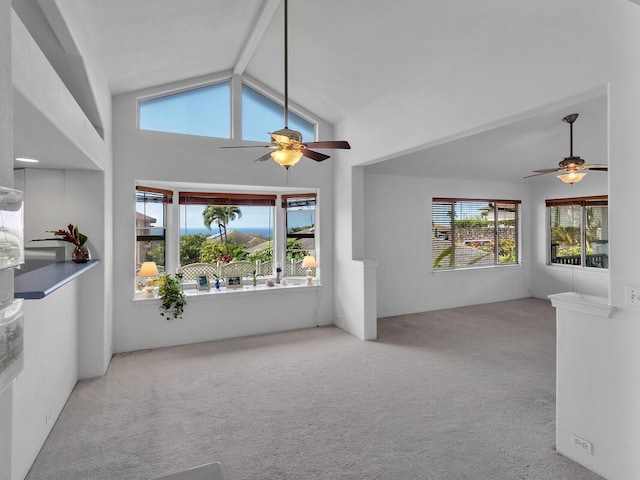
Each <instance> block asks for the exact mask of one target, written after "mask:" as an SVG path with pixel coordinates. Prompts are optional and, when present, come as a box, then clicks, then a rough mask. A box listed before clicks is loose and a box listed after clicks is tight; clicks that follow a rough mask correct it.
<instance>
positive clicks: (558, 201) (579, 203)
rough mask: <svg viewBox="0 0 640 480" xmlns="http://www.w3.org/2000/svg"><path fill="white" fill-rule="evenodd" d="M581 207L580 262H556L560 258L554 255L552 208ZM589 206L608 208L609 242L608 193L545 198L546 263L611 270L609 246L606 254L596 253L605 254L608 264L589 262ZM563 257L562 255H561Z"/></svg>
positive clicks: (555, 265) (607, 229)
mask: <svg viewBox="0 0 640 480" xmlns="http://www.w3.org/2000/svg"><path fill="white" fill-rule="evenodd" d="M563 206H565V207H579V208H580V245H579V246H580V263H579V264H578V265H575V264H574V263H562V262H554V261H553V260H554V259H557V258H559V257H558V256H557V255H556V256H554V251H553V250H554V249H553V243H552V237H553V233H552V228H553V227H552V225H551V222H552V220H553V217H552V213H551V209H552V208H554V207H563ZM587 207H606V208H607V228H606V232H607V239H606V241H607V244H608V243H609V228H608V223H609V214H608V210H609V196H608V195H593V196H585V197H569V198H554V199H546V200H545V208H546V219H547V226H546V247H545V251H546V265H547V266H551V267H560V268H564V267H573V268H582V269H590V271H599V270H605V271H606V270H609V249H608V248H607V252H606V253H605V254H595V255H604V258H606V266H602V267H598V266H593V265H588V263H589V262H587V260H588V256H589V255H590V254H588V253H587V249H586V244H587V238H586V237H587V212H586V208H587ZM560 258H562V257H560Z"/></svg>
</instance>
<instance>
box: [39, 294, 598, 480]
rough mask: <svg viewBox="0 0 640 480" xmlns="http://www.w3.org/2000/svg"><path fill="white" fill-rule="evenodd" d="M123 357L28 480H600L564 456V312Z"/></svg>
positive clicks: (468, 313) (77, 396) (87, 392)
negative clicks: (221, 479)
mask: <svg viewBox="0 0 640 480" xmlns="http://www.w3.org/2000/svg"><path fill="white" fill-rule="evenodd" d="M378 332H379V340H378V341H376V342H361V341H359V340H357V339H355V338H354V337H352V336H350V335H348V334H346V333H344V332H343V331H341V330H339V329H337V328H333V327H327V328H315V329H306V330H297V331H292V332H286V333H280V334H273V335H264V336H256V337H248V338H240V339H232V340H224V341H217V342H209V343H201V344H196V345H185V346H180V347H172V348H164V349H157V350H151V351H140V352H134V353H130V354H122V355H116V356H115V357H114V358H113V361H112V362H111V366H110V368H109V371H108V373H107V375H106V376H104V377H101V378H97V379H93V380H88V381H83V382H80V383H79V384H78V385H77V386H76V388H75V390H74V392H73V393H72V395H71V397H70V399H69V401H68V403H67V405H66V407H65V409H64V410H63V412H62V415H61V416H60V418H59V420H58V422H57V423H56V425H55V426H54V429H53V431H52V433H51V435H50V436H49V439H48V440H47V442H46V443H45V445H44V447H43V449H42V451H41V452H40V455H39V456H38V458H37V459H36V462H35V463H34V465H33V467H32V469H31V472H30V473H29V476H28V477H27V478H28V480H40V479H42V480H44V479H46V480H58V479H60V480H71V479H83V480H84V479H104V480H110V479H118V480H123V479H150V478H154V477H156V476H159V475H162V474H167V473H172V472H175V471H178V470H182V469H186V468H189V467H192V466H195V465H201V464H204V463H209V462H213V461H220V462H222V465H223V468H224V470H225V475H226V478H227V479H229V480H248V479H252V480H258V479H301V480H302V479H304V480H316V479H317V480H319V479H323V480H328V479H331V480H333V479H336V480H337V479H340V480H342V479H344V480H356V479H381V480H382V479H385V480H386V479H393V480H405V479H416V480H417V479H420V480H524V479H527V480H529V479H531V480H562V479H569V480H595V479H600V478H601V477H599V476H598V475H596V474H594V473H591V472H590V471H588V470H586V469H584V468H583V467H581V466H579V465H578V464H576V463H574V462H572V461H571V460H569V459H567V458H565V457H562V456H561V455H558V454H557V453H556V452H555V451H554V439H555V425H554V419H555V402H554V400H555V311H554V310H553V308H552V307H551V306H550V305H549V302H547V301H544V300H536V299H525V300H517V301H509V302H501V303H494V304H488V305H480V306H473V307H465V308H457V309H450V310H442V311H436V312H427V313H421V314H415V315H403V316H398V317H389V318H383V319H380V320H379V330H378Z"/></svg>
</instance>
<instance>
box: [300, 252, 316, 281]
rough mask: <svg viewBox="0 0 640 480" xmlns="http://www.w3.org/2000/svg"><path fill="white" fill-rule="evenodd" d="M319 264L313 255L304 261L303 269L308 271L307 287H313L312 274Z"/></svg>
mask: <svg viewBox="0 0 640 480" xmlns="http://www.w3.org/2000/svg"><path fill="white" fill-rule="evenodd" d="M317 266H318V263H317V262H316V257H314V256H313V255H308V256H306V257H304V258H303V259H302V268H306V269H307V283H306V284H305V285H313V274H312V272H311V269H312V268H316V267H317Z"/></svg>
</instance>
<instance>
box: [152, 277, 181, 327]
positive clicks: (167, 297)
mask: <svg viewBox="0 0 640 480" xmlns="http://www.w3.org/2000/svg"><path fill="white" fill-rule="evenodd" d="M158 284H159V286H158V295H159V296H160V315H161V316H163V317H167V318H168V319H171V318H173V319H175V318H182V312H184V306H185V305H186V304H187V298H186V296H185V294H184V292H183V291H182V288H180V280H179V279H178V278H177V277H174V276H173V275H171V274H169V273H165V274H164V275H162V276H161V277H160V279H159V280H158Z"/></svg>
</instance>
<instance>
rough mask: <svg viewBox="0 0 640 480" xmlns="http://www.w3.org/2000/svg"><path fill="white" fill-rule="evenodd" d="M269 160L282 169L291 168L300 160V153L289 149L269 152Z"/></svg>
mask: <svg viewBox="0 0 640 480" xmlns="http://www.w3.org/2000/svg"><path fill="white" fill-rule="evenodd" d="M271 158H273V160H274V161H275V162H276V163H277V164H278V165H280V166H282V167H284V168H289V167H293V166H294V165H295V164H296V163H298V162H299V161H300V159H301V158H302V152H301V151H299V150H291V149H289V148H285V149H278V150H274V151H273V152H271Z"/></svg>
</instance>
